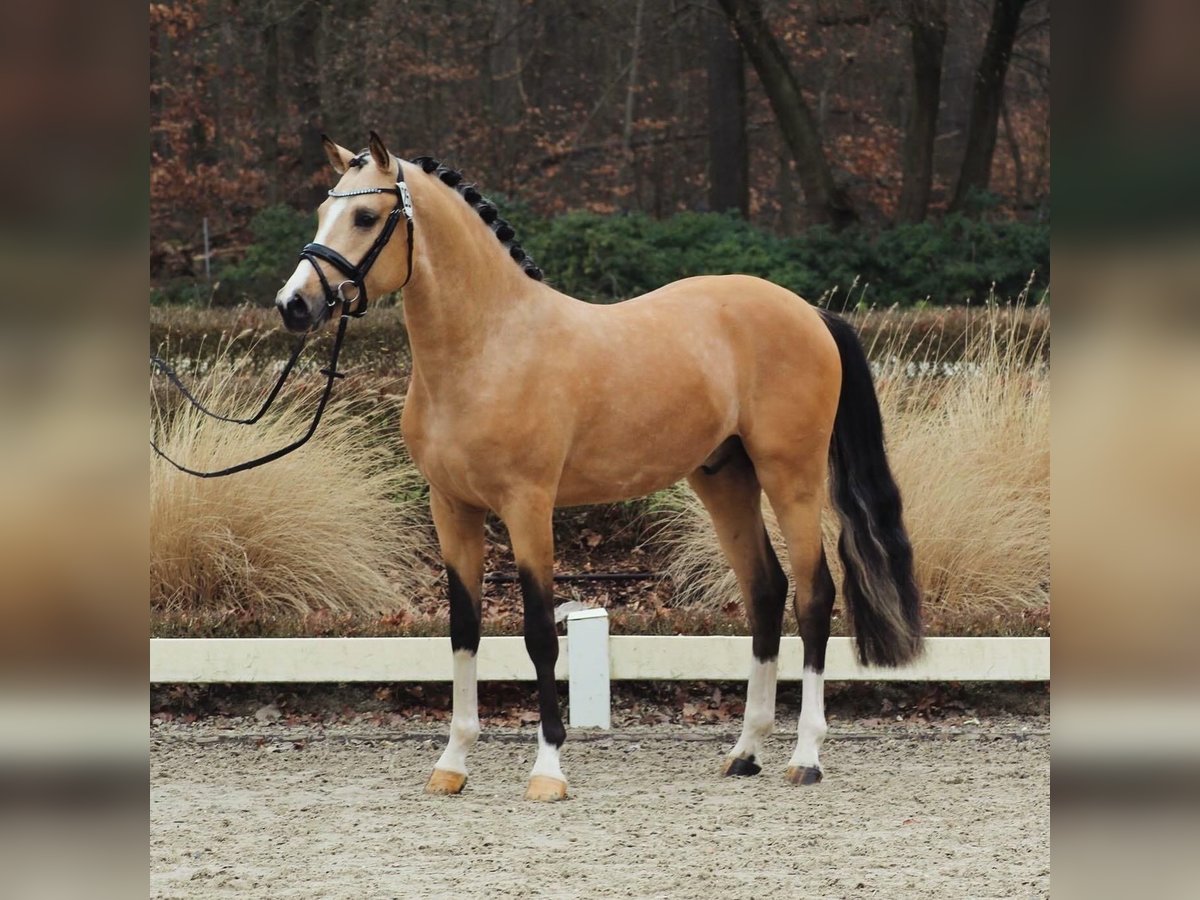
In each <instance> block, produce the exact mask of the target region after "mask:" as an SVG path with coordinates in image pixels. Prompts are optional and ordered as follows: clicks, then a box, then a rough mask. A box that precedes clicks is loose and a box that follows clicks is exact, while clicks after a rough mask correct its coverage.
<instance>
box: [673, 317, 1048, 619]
mask: <svg viewBox="0 0 1200 900" xmlns="http://www.w3.org/2000/svg"><path fill="white" fill-rule="evenodd" d="M1032 314H1033V315H1034V316H1035V317H1037V318H1040V319H1045V318H1048V316H1049V312H1048V310H1047V309H1046V308H1045V307H1044V306H1042V307H1038V308H1036V309H1035V310H1034V311H1033V313H1032ZM881 315H894V314H874V315H873V318H876V319H877V318H878V317H880V316H881ZM1021 322H1022V316H1020V315H1014V314H1013V313H1012V311H1011V310H1008V311H1006V310H1005V309H1002V308H998V307H995V306H991V307H989V308H988V309H987V310H986V311H985V312H983V313H981V314H979V315H978V316H977V318H976V320H975V321H974V322H973V323H972V327H971V330H970V331H969V333H968V335H967V338H966V351H965V353H964V355H963V359H962V360H961V361H960V362H958V363H956V364H952V365H949V366H947V365H945V362H946V361H945V360H944V359H943V358H942V356H941V353H940V350H939V347H938V344H937V342H936V341H931V342H928V343H926V345H925V353H924V356H923V358H918V359H913V358H912V356H911V355H910V354H909V353H907V352H906V351H907V348H908V346H909V342H908V340H907V339H906V338H905V337H904V335H903V333H902V332H900V331H892V332H891V334H892V335H894V336H892V337H884V338H883V339H882V342H881V343H879V344H877V345H876V346H875V347H874V348H872V356H873V358H874V359H875V361H876V365H877V366H878V367H879V374H878V376H877V379H876V382H877V390H878V393H879V401H880V406H881V408H882V411H883V418H884V425H885V428H886V430H887V441H888V457H889V460H890V462H891V464H892V469H893V471H894V473H895V476H896V480H897V482H898V483H899V485H900V489H901V492H902V494H903V497H904V504H905V522H906V524H907V526H908V530H909V535H910V537H911V538H912V542H913V549H914V553H915V559H916V572H917V580H918V583H919V584H920V586H921V589H922V593H923V595H924V603H925V611H926V618H927V620H928V622H929V624H930V626H931V629H932V630H933V631H934V632H940V633H947V632H949V633H960V634H961V633H969V632H972V631H978V630H980V629H981V628H982V629H984V630H988V629H989V623H991V629H992V630H994V631H1000V632H1004V631H1014V630H1015V631H1018V632H1019V631H1020V630H1021V627H1020V622H1021V619H1022V616H1024V615H1025V614H1026V613H1027V612H1029V611H1031V610H1036V609H1044V608H1045V607H1046V605H1047V604H1048V602H1049V590H1050V384H1049V371H1048V368H1047V366H1046V364H1045V362H1044V361H1043V346H1042V343H1043V342H1044V340H1045V338H1044V335H1045V334H1046V333H1047V332H1046V330H1045V329H1044V328H1033V329H1028V330H1024V331H1022V330H1021V329H1020V325H1021ZM1043 324H1044V323H1043ZM874 325H875V327H876V328H879V323H878V322H875V323H874ZM881 331H882V332H883V333H885V334H886V333H888V332H887V331H886V330H885V329H881ZM666 501H667V503H668V506H669V509H670V512H669V513H668V515H667V516H666V517H665V520H664V525H663V530H662V531H661V533H660V538H659V540H660V542H661V544H662V546H663V550H664V554H665V557H666V560H667V562H666V567H667V571H668V572H669V574H670V575H671V576H672V578H673V580H674V582H675V585H676V591H677V592H676V598H677V602H678V603H682V604H683V605H687V606H693V607H697V608H703V609H710V610H711V609H720V608H722V607H724V606H726V605H727V604H730V603H735V604H737V603H740V595H739V593H738V590H737V584H736V582H735V581H734V579H733V576H732V573H731V572H730V571H729V567H728V565H727V564H726V562H725V559H724V557H723V556H722V555H721V552H720V548H719V546H718V544H717V540H716V535H715V534H714V533H713V530H712V524H711V522H710V520H709V518H708V516H707V514H706V513H705V512H704V509H703V507H702V506H701V505H700V501H699V499H698V498H696V496H695V495H694V494H693V493H692V492H691V491H690V490H687V489H686V488H684V487H677V488H675V489H673V490H672V492H671V493H670V494H668V495H667V496H666ZM764 513H765V514H766V518H767V526H768V531H769V532H770V534H771V537H772V540H773V542H774V544H775V547H776V549H777V550H778V551H779V552H780V558H781V560H782V561H783V562H784V566H785V568H786V567H787V561H786V552H785V551H786V548H785V546H784V544H783V541H782V538H781V535H780V533H779V529H778V526H777V524H776V522H775V519H774V515H773V514H772V513H771V511H770V507H769V504H764ZM824 530H825V545H826V550H827V553H828V554H829V558H830V564H831V566H832V567H833V568H834V569H835V579H836V580H837V581H838V583H839V584H840V583H841V573H840V571H838V570H839V569H840V565H839V563H838V560H837V558H836V553H834V552H833V548H834V547H835V546H836V539H837V531H838V525H837V521H836V516H834V515H833V514H832V513H831V511H830V510H828V509H827V510H826V512H825V516H824ZM789 575H790V572H789Z"/></svg>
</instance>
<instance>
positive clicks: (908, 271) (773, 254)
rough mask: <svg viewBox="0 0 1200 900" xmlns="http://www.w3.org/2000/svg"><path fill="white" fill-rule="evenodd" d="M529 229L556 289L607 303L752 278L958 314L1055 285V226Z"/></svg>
mask: <svg viewBox="0 0 1200 900" xmlns="http://www.w3.org/2000/svg"><path fill="white" fill-rule="evenodd" d="M523 227H524V229H525V230H524V231H523V232H522V238H523V241H524V245H525V247H526V248H527V249H528V250H529V251H530V253H532V254H533V255H534V257H535V258H536V259H537V260H538V263H539V264H540V265H541V266H542V268H543V269H545V270H546V273H547V278H548V279H549V280H550V282H551V283H552V284H554V285H555V286H556V287H557V288H559V289H560V290H562V291H564V292H565V293H568V294H574V295H576V296H579V297H584V298H587V299H589V300H594V301H597V302H601V303H609V302H613V301H615V300H620V299H623V298H625V297H630V296H633V295H635V294H640V293H643V292H645V291H649V290H653V289H655V288H657V287H661V286H662V285H664V284H667V283H668V282H671V281H674V280H675V279H677V278H685V277H687V276H689V275H709V274H724V273H729V272H742V273H746V274H749V275H758V276H759V277H762V278H766V279H767V280H769V281H774V282H776V283H778V284H781V285H783V286H784V287H787V288H789V289H791V290H793V291H796V292H797V293H799V294H801V295H802V296H805V297H807V298H809V299H811V300H816V299H818V298H820V297H822V296H823V295H825V294H827V293H829V292H831V291H835V290H836V291H837V294H836V296H835V299H834V304H835V305H840V304H844V303H845V302H846V301H847V299H848V297H849V294H848V292H849V289H850V286H851V285H852V284H854V283H855V281H856V280H857V283H858V288H857V289H856V291H855V293H854V296H853V297H852V298H849V299H851V300H852V301H853V302H860V301H865V302H866V303H868V304H871V303H873V304H879V305H887V306H890V305H892V304H900V305H911V304H914V303H923V302H926V301H928V302H931V303H937V304H959V303H965V302H967V301H980V300H983V299H985V298H986V297H987V296H988V295H989V293H990V292H991V290H992V287H993V284H994V285H995V292H996V294H997V296H1000V297H1015V296H1016V295H1017V294H1019V293H1020V292H1021V290H1022V289H1023V288H1024V287H1025V285H1026V283H1027V282H1028V281H1029V278H1030V275H1031V274H1034V273H1035V272H1036V275H1035V279H1034V283H1035V287H1036V286H1044V285H1046V284H1047V283H1048V282H1049V275H1050V229H1049V226H1047V225H1029V224H1025V223H1022V222H986V221H977V220H972V219H967V218H964V217H962V216H949V217H947V218H946V219H945V220H944V221H942V222H939V223H922V224H918V225H901V226H896V227H894V228H891V229H887V230H884V231H881V232H877V233H872V232H870V231H868V230H866V229H864V228H851V229H847V230H844V231H841V232H837V233H835V232H833V231H832V230H830V229H828V228H825V227H816V228H811V229H809V230H808V231H807V232H806V233H805V234H803V235H801V236H799V237H795V238H784V237H779V236H777V235H773V234H771V233H769V232H766V231H763V230H761V229H758V228H755V227H754V226H752V225H750V224H749V223H747V222H745V221H743V220H741V219H739V218H737V217H736V216H730V215H721V214H717V213H679V214H678V215H675V216H672V217H671V218H669V219H661V220H656V219H652V218H650V217H648V216H646V215H644V214H641V213H632V214H627V215H615V216H601V215H597V214H594V213H587V212H572V213H567V214H565V215H562V216H559V217H557V218H555V219H551V220H549V221H537V220H533V219H528V220H526V221H525V222H524V224H523ZM839 298H840V299H839Z"/></svg>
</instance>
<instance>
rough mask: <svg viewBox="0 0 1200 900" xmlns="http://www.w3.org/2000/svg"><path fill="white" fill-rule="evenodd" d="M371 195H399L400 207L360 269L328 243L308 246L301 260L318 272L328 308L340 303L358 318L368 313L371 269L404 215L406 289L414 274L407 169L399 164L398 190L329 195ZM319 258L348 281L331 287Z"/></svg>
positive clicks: (345, 309) (394, 210)
mask: <svg viewBox="0 0 1200 900" xmlns="http://www.w3.org/2000/svg"><path fill="white" fill-rule="evenodd" d="M367 194H395V195H396V205H395V206H393V207H392V211H391V212H390V213H388V217H387V220H386V221H385V222H384V223H383V230H382V231H380V232H379V234H378V235H376V236H375V243H373V244H372V245H371V246H370V248H369V249H368V250H367V252H366V253H365V254H363V258H362V259H360V260H359V261H358V265H357V266H356V265H354V264H353V263H351V262H350V260H348V259H346V257H344V256H342V254H340V253H338V252H337V251H336V250H334V249H333V248H332V247H326V246H325V245H324V244H317V243H311V244H305V245H304V249H303V250H301V251H300V258H301V259H304V260H308V262H309V263H310V264H311V265H312V267H313V268H314V269H316V270H317V277H318V278H319V279H320V280H321V289H322V290H323V291H324V292H325V304H326V306H328V307H329V308H330V309H333V307H335V306H337V304H338V303H341V304H342V315H346V316H354V317H355V318H358V317H360V316H362V315H363V314H364V313H366V311H367V287H366V280H367V273H368V272H370V271H371V267H372V266H373V265H375V260H377V259H378V258H379V254H380V253H382V252H383V248H384V247H386V246H387V242H388V241H389V240H391V238H392V232H394V231H395V230H396V223H397V222H398V221H399V220H400V216H401V215H402V214H403V216H404V224H405V228H406V229H407V231H408V274H407V275H406V276H405V278H404V283H403V284H401V285H400V287H404V286H405V285H406V284H408V282H409V281H410V280H412V273H413V264H412V263H413V207H412V196H411V195H410V194H409V192H408V184H407V183H406V182H405V181H404V166H402V165H401V164H400V163H399V161H397V163H396V186H395V187H374V188H360V189H359V190H356V191H333V190H331V191H330V192H329V196H330V197H335V198H341V197H362V196H365V195H367ZM318 259H320V260H324V261H325V262H327V263H329V264H330V265H331V266H333V267H334V268H335V269H337V270H338V271H339V272H341V273H342V274H343V275H345V276H346V280H345V281H343V282H342V283H341V284H339V285H338V286H337V287H336V288H333V287H331V286H330V284H329V281H328V279H326V278H325V273H324V272H322V271H321V267H320V266H319V265H317V260H318ZM346 285H351V286H353V287H354V296H353V297H347V296H346Z"/></svg>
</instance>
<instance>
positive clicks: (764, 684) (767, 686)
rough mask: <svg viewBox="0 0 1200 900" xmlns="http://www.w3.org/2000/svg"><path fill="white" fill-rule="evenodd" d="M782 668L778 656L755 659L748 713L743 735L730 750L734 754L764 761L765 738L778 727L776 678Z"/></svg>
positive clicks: (744, 719) (747, 700) (748, 696)
mask: <svg viewBox="0 0 1200 900" xmlns="http://www.w3.org/2000/svg"><path fill="white" fill-rule="evenodd" d="M778 669H779V661H778V660H775V659H769V660H767V661H766V662H762V661H761V660H758V659H756V660H754V664H753V665H752V666H751V668H750V679H749V681H748V682H747V683H746V715H745V718H743V719H742V735H741V737H739V738H738V742H737V743H736V744H735V745H734V747H733V749H732V750H731V751H730V752H729V755H730V756H733V757H737V758H738V759H751V758H753V759H754V761H755V762H756V763H758V764H759V765H762V752H763V742H764V741H766V739H767V738H768V737H770V736H771V732H772V731H774V730H775V678H776V673H777V671H778Z"/></svg>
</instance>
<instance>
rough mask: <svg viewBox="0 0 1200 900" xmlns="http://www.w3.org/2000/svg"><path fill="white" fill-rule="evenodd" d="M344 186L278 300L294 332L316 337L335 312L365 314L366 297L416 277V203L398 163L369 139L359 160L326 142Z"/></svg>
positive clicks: (322, 213)
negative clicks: (414, 227) (314, 334)
mask: <svg viewBox="0 0 1200 900" xmlns="http://www.w3.org/2000/svg"><path fill="white" fill-rule="evenodd" d="M321 140H322V142H323V143H324V145H325V153H326V155H327V156H328V157H329V163H330V165H332V166H333V168H334V170H335V171H336V172H337V173H338V174H339V175H341V176H342V177H341V179H340V180H339V181H338V183H337V185H336V186H335V187H334V189H333V190H332V191H330V192H329V197H328V198H327V199H326V200H325V202H324V203H322V204H321V206H320V207H319V208H318V210H317V235H316V237H315V238H313V242H312V243H311V244H308V245H307V246H306V247H305V248H304V250H303V251H302V253H301V259H300V264H299V265H298V266H297V267H296V271H295V272H293V273H292V277H291V278H289V279H288V280H287V283H286V284H284V286H283V287H282V288H281V289H280V291H279V293H278V294H276V295H275V305H276V306H277V307H279V312H280V314H281V315H282V316H283V321H284V324H285V325H286V326H287V327H288V329H289V330H290V331H315V330H316V329H317V328H319V327H320V326H321V325H322V324H323V323H324V322H325V321H327V320H328V319H329V318H330V316H331V314H332V313H333V311H334V308H335V307H341V309H342V311H343V312H347V313H350V314H352V315H361V313H362V312H364V311H365V310H366V305H367V298H368V296H371V297H378V296H380V295H381V294H386V293H389V292H390V291H394V290H397V289H398V288H400V287H402V286H403V285H404V283H405V282H407V280H408V278H409V277H410V276H411V274H412V203H411V201H410V200H409V196H408V188H407V185H406V184H405V181H404V172H403V170H402V169H401V163H400V160H399V159H397V158H395V157H393V156H392V155H391V154H390V153H388V151H387V148H386V147H385V146H384V145H383V141H382V140H380V138H379V135H377V134H376V133H375V132H373V131H372V132H371V137H370V143H369V145H368V148H367V150H364V151H363V152H362V153H359V154H354V153H351V152H350V151H349V150H347V149H346V148H345V147H341V146H339V145H338V144H335V143H334V142H333V141H331V140H330V139H329V138H328V137H325V136H324V135H322V137H321Z"/></svg>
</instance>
